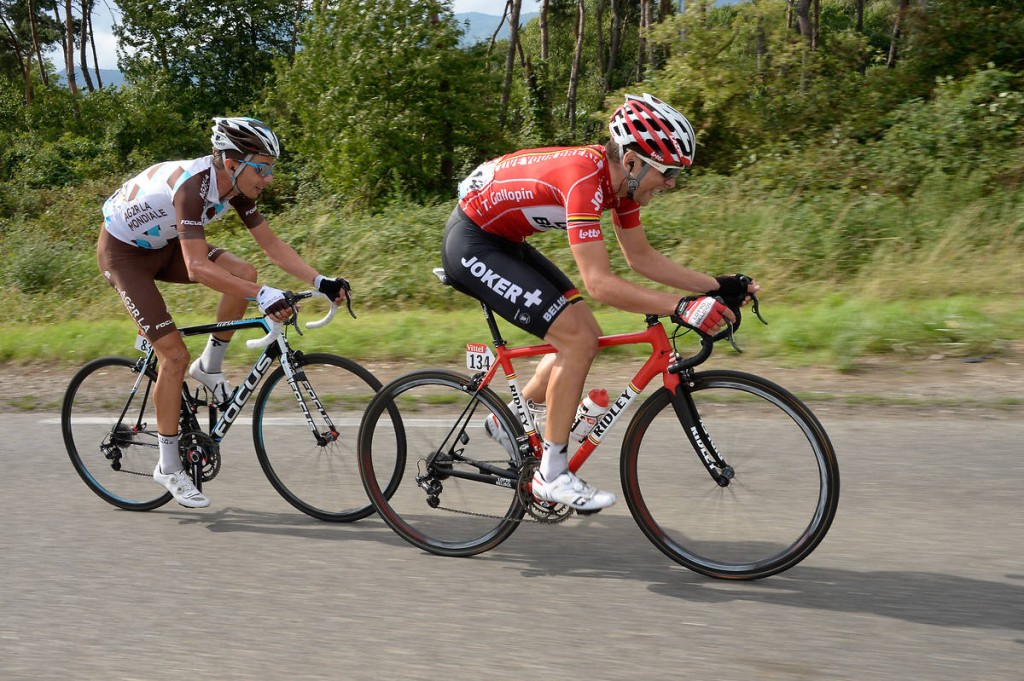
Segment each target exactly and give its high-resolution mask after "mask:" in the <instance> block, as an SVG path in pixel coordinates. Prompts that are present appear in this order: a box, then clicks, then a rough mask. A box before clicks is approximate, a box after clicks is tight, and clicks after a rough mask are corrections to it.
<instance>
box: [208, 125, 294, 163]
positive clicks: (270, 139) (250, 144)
mask: <svg viewBox="0 0 1024 681" xmlns="http://www.w3.org/2000/svg"><path fill="white" fill-rule="evenodd" d="M210 142H212V143H213V148H214V149H220V150H222V151H223V150H234V151H240V152H242V153H243V154H259V155H260V156H273V157H274V158H277V157H278V156H280V155H281V143H280V142H279V141H278V139H277V135H275V134H274V131H273V130H271V129H270V128H268V127H267V125H266V124H265V123H262V122H261V121H258V120H256V119H255V118H214V119H213V136H212V137H210Z"/></svg>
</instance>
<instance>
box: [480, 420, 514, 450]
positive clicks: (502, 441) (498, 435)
mask: <svg viewBox="0 0 1024 681" xmlns="http://www.w3.org/2000/svg"><path fill="white" fill-rule="evenodd" d="M484 431H485V432H486V433H487V437H489V438H491V439H492V440H494V441H495V442H497V443H498V444H499V445H501V446H502V447H504V448H505V451H506V452H508V455H509V456H511V457H513V458H515V455H516V446H515V443H513V442H512V438H511V437H509V435H508V433H506V432H505V429H504V428H502V427H501V424H500V423H498V419H497V418H495V416H494V414H488V415H487V416H486V417H485V418H484Z"/></svg>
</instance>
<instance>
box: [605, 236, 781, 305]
mask: <svg viewBox="0 0 1024 681" xmlns="http://www.w3.org/2000/svg"><path fill="white" fill-rule="evenodd" d="M615 234H616V236H617V237H618V239H619V247H620V248H621V249H622V253H623V255H624V256H625V257H626V262H627V263H628V264H629V266H630V268H631V269H632V270H633V271H634V272H636V273H637V274H641V275H643V276H645V277H647V278H648V279H650V280H651V281H656V282H658V283H659V284H665V285H666V286H671V287H673V288H676V289H679V290H681V291H690V292H693V293H698V294H700V293H709V294H711V295H714V294H715V291H717V290H718V289H719V283H718V281H717V280H716V279H715V278H714V277H711V276H709V275H707V274H702V273H700V272H696V271H694V270H691V269H688V268H686V267H683V266H682V265H679V264H677V263H675V262H673V261H672V260H670V259H669V258H668V257H667V256H665V255H664V254H663V253H661V252H660V251H658V250H656V249H655V248H654V247H653V246H651V244H650V242H648V241H647V234H646V232H645V231H644V228H643V226H640V227H635V228H633V229H621V228H618V227H616V229H615ZM760 288H761V287H760V286H759V285H758V283H757V281H752V282H751V283H750V285H749V286H748V287H747V290H748V291H749V292H750V293H756V292H757V291H759V290H760ZM744 304H746V303H744Z"/></svg>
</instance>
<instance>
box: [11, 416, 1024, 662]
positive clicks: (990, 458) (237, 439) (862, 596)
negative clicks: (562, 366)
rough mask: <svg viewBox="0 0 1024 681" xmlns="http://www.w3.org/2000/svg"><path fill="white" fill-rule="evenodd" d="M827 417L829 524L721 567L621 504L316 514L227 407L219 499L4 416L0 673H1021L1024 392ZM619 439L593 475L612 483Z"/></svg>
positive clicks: (49, 424)
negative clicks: (139, 491)
mask: <svg viewBox="0 0 1024 681" xmlns="http://www.w3.org/2000/svg"><path fill="white" fill-rule="evenodd" d="M819 416H821V417H822V420H823V422H824V424H825V426H826V428H827V429H828V430H829V432H830V434H831V436H832V439H833V442H834V443H835V445H836V448H837V451H838V453H839V457H840V459H839V460H840V466H841V470H842V484H843V489H842V499H841V502H840V509H839V515H838V518H837V520H836V522H835V524H834V525H833V527H832V530H831V532H830V534H829V536H828V537H827V538H826V539H825V541H824V542H823V543H822V545H821V546H820V547H819V548H818V549H817V551H816V552H815V553H814V554H813V555H812V556H810V558H808V559H807V560H806V561H805V562H804V563H803V564H801V565H800V566H798V567H796V568H794V569H793V570H791V571H789V572H787V573H785V574H784V575H780V576H776V577H772V578H769V579H766V580H762V581H758V582H744V583H726V582H720V581H715V580H711V579H708V578H705V577H701V576H699V575H697V574H695V573H692V572H689V571H688V570H686V569H684V568H682V567H680V566H678V565H675V564H674V563H671V562H670V561H669V560H668V559H667V558H665V557H664V556H663V555H662V554H661V553H659V552H658V551H657V550H656V549H655V548H654V547H653V546H652V545H650V544H649V543H648V542H647V540H646V539H645V538H644V536H643V535H642V534H641V532H640V531H639V529H638V528H637V527H636V526H635V525H634V523H633V521H632V519H631V517H630V516H629V513H628V510H627V509H626V508H625V505H624V504H621V503H620V504H619V505H618V506H616V507H614V508H612V509H609V510H607V511H605V512H602V513H601V514H599V515H596V516H593V517H591V518H587V519H581V520H574V521H571V522H570V523H566V524H565V525H561V526H557V527H536V526H524V527H523V528H521V529H520V530H519V531H518V532H517V533H516V534H514V535H513V536H512V538H511V539H509V540H508V541H507V542H506V543H505V544H503V545H502V546H500V547H499V548H498V549H496V550H494V551H492V552H490V553H489V554H486V555H484V556H480V557H477V558H472V559H446V558H440V557H436V556H431V555H427V554H424V553H421V552H419V551H418V550H416V549H414V548H413V547H411V546H409V545H407V544H406V543H405V542H403V541H402V540H401V539H399V538H398V537H397V536H395V535H394V534H393V533H392V532H391V531H390V530H389V529H388V528H387V527H386V526H384V525H383V523H381V522H380V521H379V520H378V519H376V518H370V519H367V520H364V521H360V522H358V523H354V524H350V525H329V524H324V523H321V522H318V521H315V520H313V519H311V518H308V517H306V516H304V515H302V514H301V513H299V512H298V511H295V510H294V509H292V507H291V506H289V505H287V504H286V503H285V502H284V501H283V500H281V499H280V498H279V497H278V496H277V495H276V493H275V492H274V491H273V489H272V488H271V487H270V485H269V483H267V481H266V480H265V479H264V478H263V476H262V473H261V471H260V470H259V466H258V464H257V463H256V460H255V456H254V453H253V451H252V446H251V440H250V438H249V437H248V434H247V433H246V432H245V429H244V428H239V429H238V431H237V432H232V433H231V434H229V436H228V438H227V439H226V440H225V442H224V452H225V458H224V465H223V469H222V471H221V473H220V476H219V477H218V478H217V479H216V480H215V481H213V482H212V483H210V484H209V485H208V486H207V487H206V491H207V493H208V494H209V495H210V496H211V498H212V500H213V506H212V507H211V508H209V509H206V510H199V511H194V510H186V509H183V508H181V507H179V506H177V505H173V504H171V505H168V506H165V507H163V508H161V509H159V510H156V511H153V512H150V513H130V512H124V511H119V510H117V509H115V508H113V507H111V506H109V505H107V504H106V503H104V502H103V501H101V500H100V499H99V498H98V497H96V496H95V495H94V494H93V493H92V492H91V491H89V490H88V489H87V488H86V487H85V485H84V484H82V482H81V481H80V480H79V478H78V477H77V475H76V474H75V472H74V471H73V469H72V468H71V465H70V463H69V462H68V460H67V456H66V455H65V453H64V447H63V444H62V441H61V437H60V432H59V426H58V425H57V418H56V415H55V414H48V413H30V414H0V462H2V464H3V466H2V468H0V492H2V494H0V509H2V512H0V679H3V680H5V681H14V680H21V679H26V680H29V679H30V680H32V681H40V680H44V679H61V680H67V679H74V680H91V679H114V680H124V681H128V680H140V681H160V680H163V679H168V680H171V679H173V680H175V681H178V680H180V679H190V680H200V679H202V680H205V679H211V680H217V681H227V680H234V679H244V680H246V681H255V680H276V679H299V680H301V679H337V680H361V679H368V680H369V679H372V680H378V679H382V680H400V679H430V680H432V681H433V680H435V679H443V680H445V681H449V680H450V681H458V680H469V679H526V678H571V679H581V680H583V681H598V680H604V679H610V680H618V679H698V680H703V679H715V680H716V681H749V680H762V679H769V680H775V679H786V680H789V679H794V680H804V679H828V680H830V681H835V680H841V679H852V680H862V679H901V680H913V679H921V680H925V679H927V680H928V681H946V680H948V681H972V680H978V681H981V680H984V681H1002V680H1006V681H1017V680H1020V679H1024V512H1022V509H1021V505H1022V501H1021V500H1022V499H1024V445H1022V442H1024V419H1022V418H1021V412H1020V411H1019V409H1018V410H1017V411H1012V412H1003V413H988V412H962V411H961V412H959V413H957V412H949V413H944V412H942V411H941V410H931V411H928V412H922V411H920V410H919V411H914V412H911V411H907V412H900V411H899V410H894V409H888V408H887V409H884V410H883V409H874V410H872V409H868V408H864V409H863V410H857V411H851V410H849V409H843V410H841V411H830V410H827V409H826V410H821V409H819ZM609 444H611V443H609ZM614 454H617V449H616V448H615V446H614V445H613V447H610V448H604V447H603V448H602V451H600V452H598V454H597V455H596V456H597V459H595V460H592V461H591V462H590V463H588V464H587V468H586V473H587V475H586V477H587V478H588V479H589V480H590V481H591V482H594V483H595V484H597V485H598V486H605V487H607V488H611V489H617V481H616V480H617V472H616V463H617V462H616V461H615V459H616V458H617V457H616V456H613V455H614ZM602 455H603V456H602Z"/></svg>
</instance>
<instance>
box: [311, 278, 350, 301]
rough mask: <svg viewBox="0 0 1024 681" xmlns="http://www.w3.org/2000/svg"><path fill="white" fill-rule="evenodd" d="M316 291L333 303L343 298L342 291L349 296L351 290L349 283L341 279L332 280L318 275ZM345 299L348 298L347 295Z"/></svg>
mask: <svg viewBox="0 0 1024 681" xmlns="http://www.w3.org/2000/svg"><path fill="white" fill-rule="evenodd" d="M316 290H317V291H319V292H320V293H322V294H324V295H325V296H327V297H328V298H330V299H331V300H332V301H333V300H337V299H338V297H339V296H341V292H342V291H345V292H346V294H347V293H348V291H350V290H351V289H350V288H349V285H348V281H347V280H345V279H342V278H341V277H337V278H336V279H331V278H329V277H325V276H323V275H317V280H316ZM345 297H346V298H347V297H348V296H347V295H346V296H345Z"/></svg>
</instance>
